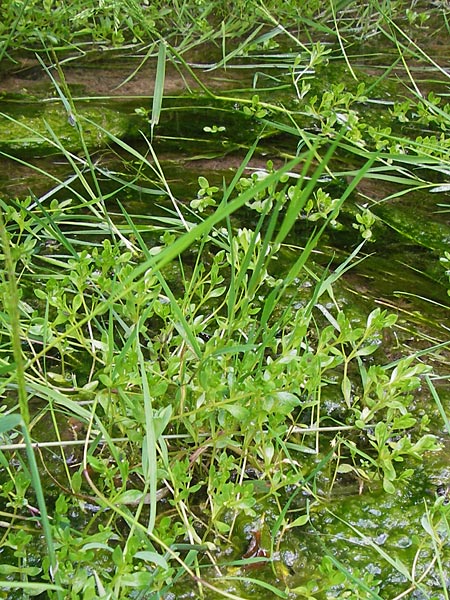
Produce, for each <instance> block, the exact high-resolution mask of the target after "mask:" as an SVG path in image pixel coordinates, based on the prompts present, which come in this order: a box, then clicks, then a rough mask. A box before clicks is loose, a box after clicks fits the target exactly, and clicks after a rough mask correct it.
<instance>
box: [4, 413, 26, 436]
mask: <svg viewBox="0 0 450 600" xmlns="http://www.w3.org/2000/svg"><path fill="white" fill-rule="evenodd" d="M21 423H22V417H21V416H20V415H19V414H17V413H13V414H11V415H2V416H0V435H1V434H2V433H5V432H6V431H10V430H11V429H15V428H16V427H18V426H19V425H20V424H21Z"/></svg>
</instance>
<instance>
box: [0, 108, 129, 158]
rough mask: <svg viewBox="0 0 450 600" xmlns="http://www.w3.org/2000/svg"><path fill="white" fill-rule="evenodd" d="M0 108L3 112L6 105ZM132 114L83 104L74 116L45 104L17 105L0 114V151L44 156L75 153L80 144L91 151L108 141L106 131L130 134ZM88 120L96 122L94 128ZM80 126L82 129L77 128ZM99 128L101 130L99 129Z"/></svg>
mask: <svg viewBox="0 0 450 600" xmlns="http://www.w3.org/2000/svg"><path fill="white" fill-rule="evenodd" d="M0 108H3V110H4V111H5V110H6V109H7V108H10V107H8V106H4V107H2V104H1V103H0ZM133 120H135V119H134V117H133V116H130V115H127V114H124V113H121V112H119V111H117V110H114V109H112V108H108V107H106V106H85V107H80V108H78V109H77V115H74V114H71V113H70V114H68V113H67V112H66V110H64V109H63V108H62V107H58V106H53V105H49V104H43V103H39V104H37V105H36V104H32V105H28V107H27V105H26V104H25V105H23V104H21V105H20V110H18V108H17V106H15V107H14V108H13V110H11V108H10V109H9V111H8V113H6V112H1V113H0V151H2V152H4V153H6V154H10V153H14V154H18V155H22V156H23V155H31V156H36V155H46V154H50V153H55V152H59V153H61V152H63V151H68V152H77V151H80V150H82V149H83V148H84V147H87V148H89V149H92V150H95V149H98V148H103V147H105V146H106V145H107V144H108V143H109V142H110V139H111V138H110V136H109V135H108V134H107V133H106V131H108V132H109V133H110V134H112V135H114V136H116V137H118V138H126V137H127V136H128V135H130V134H131V132H132V130H133V127H134V122H133ZM91 122H93V123H95V124H97V125H99V126H100V127H96V126H95V125H92V124H91ZM80 125H81V126H82V129H80ZM103 129H104V130H105V131H103Z"/></svg>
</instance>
